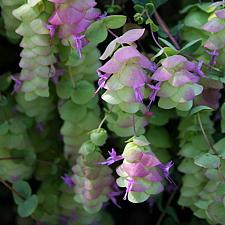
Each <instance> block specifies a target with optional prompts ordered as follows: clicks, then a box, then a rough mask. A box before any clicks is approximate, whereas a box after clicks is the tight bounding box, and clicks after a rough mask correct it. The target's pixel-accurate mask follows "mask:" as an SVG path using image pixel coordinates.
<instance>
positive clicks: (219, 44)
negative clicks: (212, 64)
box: [202, 9, 225, 69]
mask: <svg viewBox="0 0 225 225" xmlns="http://www.w3.org/2000/svg"><path fill="white" fill-rule="evenodd" d="M224 21H225V10H224V9H218V10H216V11H215V13H214V16H211V17H210V18H209V21H208V22H207V23H206V24H204V25H203V26H202V28H203V30H205V31H207V32H209V38H208V39H207V40H206V42H205V43H204V47H205V48H206V49H208V50H209V51H211V52H218V54H217V58H216V65H217V66H218V67H219V68H222V69H224V57H225V52H224V47H225V43H224V38H225V25H224Z"/></svg>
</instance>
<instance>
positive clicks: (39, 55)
mask: <svg viewBox="0 0 225 225" xmlns="http://www.w3.org/2000/svg"><path fill="white" fill-rule="evenodd" d="M51 10H52V5H51V4H50V3H47V2H46V1H44V0H43V1H39V2H37V3H36V4H35V5H34V4H32V3H30V2H29V3H25V4H23V5H22V6H20V7H19V8H18V9H16V10H14V11H13V15H14V16H15V17H16V18H17V19H18V20H20V21H21V24H20V26H19V27H18V28H17V29H16V33H18V34H19V35H21V36H22V37H23V38H22V41H21V43H20V46H21V47H22V48H23V50H22V52H21V54H20V56H21V61H20V63H19V66H20V67H21V68H22V71H21V74H20V80H21V81H22V85H21V91H22V92H24V94H25V96H24V97H25V100H26V101H32V100H34V99H36V98H37V97H49V79H50V77H52V76H53V73H52V67H53V64H54V63H55V62H56V58H55V56H54V55H53V49H52V47H51V41H50V36H49V31H48V29H47V28H46V22H47V19H48V16H49V13H50V12H51Z"/></svg>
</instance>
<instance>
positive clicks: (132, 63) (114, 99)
mask: <svg viewBox="0 0 225 225" xmlns="http://www.w3.org/2000/svg"><path fill="white" fill-rule="evenodd" d="M143 33H144V30H142V29H134V30H130V31H128V32H126V33H125V34H124V35H122V36H121V37H118V38H116V39H115V40H114V41H112V42H111V43H110V44H109V46H108V47H107V48H106V50H105V52H104V54H103V55H102V56H101V57H100V59H102V60H104V59H106V58H108V57H109V56H110V55H111V54H112V53H113V52H114V50H115V48H116V45H117V44H125V43H126V44H131V46H123V47H121V48H119V49H118V50H117V51H116V52H115V53H114V54H113V56H112V58H111V59H110V60H109V61H108V62H106V63H105V64H104V65H103V66H101V67H100V68H99V69H98V71H99V75H100V79H99V86H100V87H101V88H105V89H106V92H105V93H104V94H103V95H102V99H103V100H104V101H106V102H107V103H109V104H111V105H118V106H119V108H120V109H121V110H122V111H124V112H127V113H136V112H138V111H139V110H143V104H142V101H143V99H144V98H145V97H146V94H145V84H147V82H148V77H147V73H146V71H145V70H148V71H149V72H150V71H151V72H152V71H154V69H155V65H154V64H153V63H152V62H151V61H150V60H149V59H148V58H147V57H145V56H144V55H142V54H141V53H140V52H139V51H138V50H137V48H136V46H135V44H134V43H133V42H134V41H136V40H138V39H139V38H140V37H141V36H142V35H143Z"/></svg>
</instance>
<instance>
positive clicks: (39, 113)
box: [16, 92, 56, 123]
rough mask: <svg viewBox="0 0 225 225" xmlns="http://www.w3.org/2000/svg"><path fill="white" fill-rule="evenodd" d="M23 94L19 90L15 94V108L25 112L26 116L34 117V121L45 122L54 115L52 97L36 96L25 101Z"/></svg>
mask: <svg viewBox="0 0 225 225" xmlns="http://www.w3.org/2000/svg"><path fill="white" fill-rule="evenodd" d="M24 95H25V94H24V93H22V92H20V93H18V94H17V95H16V101H17V110H18V111H20V112H22V113H24V114H26V115H27V116H28V117H31V118H34V119H35V120H36V122H38V123H40V122H46V121H48V120H50V119H52V118H53V115H55V113H54V110H55V109H56V106H55V105H54V97H53V96H49V98H42V97H38V98H36V99H34V100H32V101H26V99H25V96H24Z"/></svg>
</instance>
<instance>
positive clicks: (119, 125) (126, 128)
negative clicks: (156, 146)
mask: <svg viewBox="0 0 225 225" xmlns="http://www.w3.org/2000/svg"><path fill="white" fill-rule="evenodd" d="M106 120H107V126H108V128H109V129H110V130H111V131H113V132H114V133H115V134H116V135H118V136H120V137H131V136H133V135H134V126H135V132H136V134H137V135H141V134H144V133H145V126H146V125H147V123H148V122H147V119H146V117H145V116H144V115H141V114H140V115H133V114H131V113H126V112H124V111H122V110H121V109H120V107H118V106H113V107H112V110H111V112H110V113H109V114H108V115H107V118H106Z"/></svg>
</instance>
